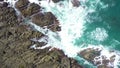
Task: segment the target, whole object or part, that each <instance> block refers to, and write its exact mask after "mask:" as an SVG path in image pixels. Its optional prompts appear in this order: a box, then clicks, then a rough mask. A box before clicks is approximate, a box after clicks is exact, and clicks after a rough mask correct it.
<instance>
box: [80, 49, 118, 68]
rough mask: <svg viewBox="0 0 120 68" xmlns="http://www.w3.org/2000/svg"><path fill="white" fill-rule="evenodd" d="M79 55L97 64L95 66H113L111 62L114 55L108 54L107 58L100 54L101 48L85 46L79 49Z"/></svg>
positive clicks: (110, 67)
mask: <svg viewBox="0 0 120 68" xmlns="http://www.w3.org/2000/svg"><path fill="white" fill-rule="evenodd" d="M79 55H80V56H81V57H83V58H84V59H86V60H87V61H89V62H91V63H92V64H94V65H95V66H97V68H113V65H112V64H114V61H115V57H116V56H115V55H113V56H109V57H110V59H109V58H107V56H105V55H101V50H99V49H94V48H87V49H85V50H83V51H81V52H80V54H79Z"/></svg>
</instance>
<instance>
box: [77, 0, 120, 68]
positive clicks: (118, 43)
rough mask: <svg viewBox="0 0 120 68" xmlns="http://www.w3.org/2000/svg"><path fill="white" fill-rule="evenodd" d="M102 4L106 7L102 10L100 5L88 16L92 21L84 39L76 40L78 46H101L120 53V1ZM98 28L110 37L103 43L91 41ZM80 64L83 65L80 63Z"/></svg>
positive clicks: (88, 67) (103, 0)
mask: <svg viewBox="0 0 120 68" xmlns="http://www.w3.org/2000/svg"><path fill="white" fill-rule="evenodd" d="M101 2H102V3H103V4H104V5H106V7H105V8H101V6H100V5H97V6H96V8H95V9H96V11H95V12H93V13H90V14H88V16H90V18H89V19H90V20H91V21H88V22H87V24H86V25H87V29H86V30H85V32H84V35H83V36H82V38H79V39H76V44H77V45H79V44H81V42H86V43H87V44H95V45H98V44H101V45H103V46H106V47H108V48H110V49H113V50H118V51H120V0H101ZM88 6H89V5H88ZM88 23H89V24H88ZM96 28H104V29H105V30H106V33H107V35H108V37H107V38H106V39H105V40H103V41H98V40H94V39H91V37H90V32H91V31H93V30H95V29H96ZM77 59H79V57H77ZM79 61H81V60H79ZM80 64H82V63H81V62H80ZM85 66H86V67H85V68H94V67H93V66H92V65H88V66H87V65H86V64H85ZM118 68H120V67H118Z"/></svg>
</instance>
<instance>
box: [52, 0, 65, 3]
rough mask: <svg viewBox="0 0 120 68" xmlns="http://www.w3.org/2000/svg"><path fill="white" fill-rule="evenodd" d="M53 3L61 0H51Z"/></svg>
mask: <svg viewBox="0 0 120 68" xmlns="http://www.w3.org/2000/svg"><path fill="white" fill-rule="evenodd" d="M52 1H53V2H54V3H57V2H59V1H63V0H52Z"/></svg>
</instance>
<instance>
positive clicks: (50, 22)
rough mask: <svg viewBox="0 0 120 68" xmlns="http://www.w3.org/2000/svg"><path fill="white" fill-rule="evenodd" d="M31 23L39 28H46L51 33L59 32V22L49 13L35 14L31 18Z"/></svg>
mask: <svg viewBox="0 0 120 68" xmlns="http://www.w3.org/2000/svg"><path fill="white" fill-rule="evenodd" d="M32 22H33V23H35V24H36V25H39V26H41V27H44V26H47V27H48V28H49V29H51V30H52V31H60V30H61V28H60V27H59V22H58V21H57V20H56V17H55V16H54V15H53V14H52V13H51V12H45V13H44V14H43V13H38V14H35V15H34V16H33V17H32Z"/></svg>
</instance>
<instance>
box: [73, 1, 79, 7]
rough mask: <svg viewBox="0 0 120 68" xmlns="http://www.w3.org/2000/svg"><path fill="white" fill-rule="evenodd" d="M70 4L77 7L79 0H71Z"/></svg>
mask: <svg viewBox="0 0 120 68" xmlns="http://www.w3.org/2000/svg"><path fill="white" fill-rule="evenodd" d="M72 4H73V6H74V7H79V6H80V1H79V0H72Z"/></svg>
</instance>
